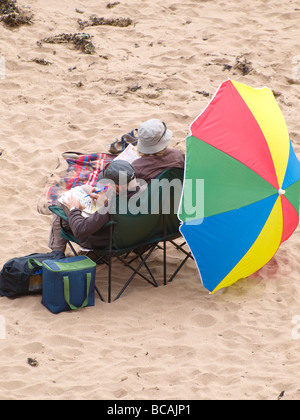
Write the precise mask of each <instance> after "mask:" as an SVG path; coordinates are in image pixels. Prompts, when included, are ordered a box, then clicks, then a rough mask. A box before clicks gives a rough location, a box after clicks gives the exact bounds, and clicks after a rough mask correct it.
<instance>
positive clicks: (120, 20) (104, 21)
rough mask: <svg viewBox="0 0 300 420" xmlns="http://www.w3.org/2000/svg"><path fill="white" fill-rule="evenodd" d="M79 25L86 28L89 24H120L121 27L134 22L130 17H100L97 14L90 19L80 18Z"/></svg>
mask: <svg viewBox="0 0 300 420" xmlns="http://www.w3.org/2000/svg"><path fill="white" fill-rule="evenodd" d="M77 22H78V25H79V26H80V28H81V29H84V28H86V27H87V26H100V25H109V26H118V27H120V28H126V27H127V26H130V25H132V24H133V20H132V19H130V18H111V19H109V18H104V17H101V18H98V17H96V16H90V20H89V21H88V20H85V21H83V20H82V19H78V21H77Z"/></svg>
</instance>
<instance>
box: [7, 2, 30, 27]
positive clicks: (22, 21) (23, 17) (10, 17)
mask: <svg viewBox="0 0 300 420" xmlns="http://www.w3.org/2000/svg"><path fill="white" fill-rule="evenodd" d="M32 17H33V15H32V14H30V13H28V11H24V10H22V9H20V8H19V7H18V6H17V2H16V0H0V22H3V23H4V24H5V25H6V26H8V27H10V28H18V27H19V26H21V25H31V24H32Z"/></svg>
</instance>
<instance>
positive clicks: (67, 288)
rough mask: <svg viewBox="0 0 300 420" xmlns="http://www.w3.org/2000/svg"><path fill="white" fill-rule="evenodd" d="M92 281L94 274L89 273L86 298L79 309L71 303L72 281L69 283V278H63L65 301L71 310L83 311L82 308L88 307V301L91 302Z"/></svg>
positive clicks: (87, 275)
mask: <svg viewBox="0 0 300 420" xmlns="http://www.w3.org/2000/svg"><path fill="white" fill-rule="evenodd" d="M91 280H92V274H91V273H87V274H86V298H85V300H84V302H83V304H82V305H81V306H79V307H77V306H74V305H72V304H71V302H70V281H69V277H68V276H64V277H63V282H64V296H65V301H66V302H67V304H68V305H69V306H70V308H71V309H74V310H77V309H81V308H84V307H85V306H87V304H88V301H89V293H90V286H91Z"/></svg>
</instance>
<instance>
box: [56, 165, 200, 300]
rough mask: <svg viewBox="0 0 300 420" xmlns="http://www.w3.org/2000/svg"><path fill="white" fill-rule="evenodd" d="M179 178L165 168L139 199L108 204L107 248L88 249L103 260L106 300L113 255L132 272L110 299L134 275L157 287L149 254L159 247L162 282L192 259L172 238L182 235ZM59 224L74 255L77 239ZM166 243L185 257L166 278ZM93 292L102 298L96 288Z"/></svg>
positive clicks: (176, 172)
mask: <svg viewBox="0 0 300 420" xmlns="http://www.w3.org/2000/svg"><path fill="white" fill-rule="evenodd" d="M182 179H183V170H182V169H178V168H171V169H167V170H165V171H164V172H162V173H161V174H160V175H159V176H158V177H157V178H155V180H152V182H151V183H150V184H149V185H148V187H147V189H146V190H145V191H143V192H142V193H141V194H140V195H139V196H138V198H134V197H132V198H129V199H128V200H127V201H126V203H124V202H121V199H120V197H119V196H117V197H116V199H115V202H114V204H113V205H112V207H111V212H110V220H109V222H108V223H107V225H108V226H109V244H108V247H107V248H105V249H93V250H91V251H90V252H93V253H94V256H95V255H96V258H95V257H94V258H93V259H94V261H96V262H97V263H104V264H103V265H104V266H107V267H108V290H107V300H108V302H111V300H112V266H113V264H112V262H113V259H114V258H115V259H118V260H119V261H121V262H122V264H124V266H126V267H128V268H129V269H131V270H132V272H133V273H132V274H131V276H130V277H129V278H128V279H127V281H126V282H125V284H124V286H123V287H122V288H121V289H120V290H119V292H118V293H117V294H116V296H115V298H114V299H113V300H116V299H118V298H119V297H120V296H121V295H122V293H123V292H124V291H125V289H126V288H127V287H128V286H129V284H130V283H131V281H132V280H133V278H134V277H135V276H139V277H141V278H143V279H144V280H146V281H147V282H148V283H150V284H151V285H152V286H154V287H158V285H159V283H158V280H157V279H156V277H155V275H154V273H153V269H152V270H151V268H150V265H149V260H150V256H151V255H152V253H153V252H154V251H155V250H157V249H159V250H162V252H163V270H162V271H163V283H164V285H166V284H167V283H168V282H171V281H172V280H173V279H174V277H175V276H176V275H177V274H178V272H179V270H180V269H181V268H182V267H183V265H184V264H185V262H186V261H187V260H188V259H189V258H193V257H192V255H191V252H190V251H189V250H186V249H185V248H184V245H185V242H182V243H181V244H180V245H178V244H177V242H176V241H175V240H176V239H177V238H182V237H181V234H180V232H179V225H180V222H179V220H178V218H177V210H178V205H179V201H180V196H181V189H182ZM153 181H155V182H153ZM49 209H50V210H51V211H52V212H53V213H55V214H57V215H59V216H60V217H61V220H65V222H66V223H67V222H68V218H67V216H66V215H65V213H64V211H63V209H62V208H61V207H60V206H50V207H49ZM61 227H62V229H61V235H62V237H64V238H65V239H66V240H67V241H68V244H69V245H70V247H71V249H72V251H73V253H74V254H75V255H77V252H76V250H75V248H74V247H73V245H72V242H73V243H77V244H78V241H77V239H76V238H75V237H74V235H73V233H72V231H71V229H70V228H69V227H68V226H67V227H66V226H64V225H63V224H62V223H61ZM167 242H168V243H170V244H172V245H173V246H174V247H175V248H177V249H178V250H179V251H181V252H182V253H183V254H184V256H185V257H184V259H183V260H182V261H181V262H180V264H179V265H178V267H177V268H176V270H175V272H173V274H172V275H171V276H170V277H169V278H168V276H167V249H166V246H167ZM90 252H88V253H87V255H89V253H90ZM156 266H157V263H156V264H155V267H156ZM156 268H157V267H156ZM142 269H143V272H142ZM96 291H97V292H98V295H99V297H100V298H101V299H102V300H103V301H104V298H103V296H102V295H101V293H100V291H99V290H98V288H96Z"/></svg>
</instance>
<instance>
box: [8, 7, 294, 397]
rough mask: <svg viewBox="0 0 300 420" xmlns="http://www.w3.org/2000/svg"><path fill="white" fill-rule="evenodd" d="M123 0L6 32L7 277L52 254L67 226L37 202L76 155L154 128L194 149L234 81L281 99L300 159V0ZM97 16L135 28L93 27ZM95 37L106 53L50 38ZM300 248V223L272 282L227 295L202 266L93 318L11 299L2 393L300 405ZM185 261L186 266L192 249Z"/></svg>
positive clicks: (272, 270)
mask: <svg viewBox="0 0 300 420" xmlns="http://www.w3.org/2000/svg"><path fill="white" fill-rule="evenodd" d="M0 3H1V2H0ZM108 4H109V2H108V1H107V2H106V1H104V2H99V1H96V0H86V1H79V0H65V1H58V0H52V1H51V2H50V1H47V0H26V2H25V0H24V2H22V0H18V6H20V7H21V6H22V7H23V10H25V11H26V13H28V14H29V15H31V14H32V15H33V16H32V19H31V24H30V25H28V24H25V25H22V26H20V27H18V28H10V27H8V26H6V25H5V24H4V23H3V22H0V115H1V116H0V121H1V125H0V126H1V138H0V153H1V155H0V176H1V182H0V196H1V200H0V214H1V222H0V267H2V266H3V264H4V263H5V262H6V261H8V260H9V259H11V258H13V257H17V256H23V255H27V254H30V253H35V252H50V249H49V248H48V237H49V231H50V225H51V216H50V215H46V214H40V213H39V212H38V211H37V205H38V202H39V200H40V198H41V197H42V195H43V192H44V191H45V185H46V184H47V182H48V181H49V179H50V178H51V174H53V173H57V172H59V170H60V169H61V167H62V166H59V165H62V164H63V159H62V156H61V155H62V153H63V152H66V151H77V152H81V153H92V152H108V148H109V144H110V143H111V142H112V141H114V140H115V139H116V138H117V137H118V138H120V136H121V135H122V134H124V133H127V132H128V131H131V130H132V129H133V128H137V127H138V126H139V125H140V124H141V123H142V122H143V121H145V120H147V119H148V118H159V119H161V120H162V121H165V122H166V123H167V125H168V127H169V128H170V129H171V130H172V131H173V139H172V144H171V146H172V147H176V148H178V149H180V150H182V151H185V138H186V137H187V135H188V134H189V126H190V124H191V123H192V121H193V120H194V119H195V118H196V117H197V115H199V114H200V112H201V111H202V110H203V109H204V108H205V107H206V105H207V104H208V102H209V100H210V99H211V97H212V96H213V94H214V93H215V91H216V89H217V88H218V86H219V85H220V84H221V83H222V82H224V81H225V80H227V79H228V78H230V79H233V80H236V81H239V82H242V83H245V84H248V85H250V86H253V87H257V88H260V87H263V86H267V87H268V88H270V89H272V90H273V92H274V94H275V97H276V99H277V101H278V104H279V106H280V108H281V110H282V113H283V115H284V117H285V120H286V123H287V126H288V129H289V133H290V137H291V140H292V143H293V146H294V149H295V152H296V154H297V156H298V158H299V157H300V119H299V100H300V55H299V54H300V53H299V37H300V29H299V28H300V26H299V21H300V4H299V1H296V0H291V1H287V0H284V1H279V0H259V1H255V2H249V1H245V0H232V1H228V0H214V1H213V0H203V1H202V0H182V1H176V0H165V1H163V2H161V1H158V0H151V1H146V0H139V1H137V0H120V1H119V2H116V4H110V6H112V7H108ZM91 16H97V17H98V18H100V17H104V18H107V19H117V18H122V19H130V24H129V25H128V26H125V27H120V26H112V25H101V26H99V25H98V26H91V25H90V26H84V27H83V29H82V27H81V26H80V25H79V23H78V20H79V19H80V20H81V22H87V23H89V22H91V21H90V17H91ZM79 32H80V33H81V32H84V33H87V34H89V35H90V36H91V38H90V39H91V42H92V43H93V46H94V52H93V53H92V54H86V53H84V52H83V51H81V50H78V49H76V48H75V46H74V45H73V44H71V43H68V44H50V43H47V42H45V41H43V40H45V38H47V37H53V36H56V35H59V34H63V33H64V34H75V33H79ZM299 252H300V230H299V227H298V228H297V230H296V231H295V232H294V234H293V235H292V237H291V238H290V239H289V240H288V241H287V242H285V243H284V244H283V245H282V246H281V248H280V249H279V250H278V252H277V254H276V255H275V256H274V257H273V259H272V260H271V261H270V262H269V263H268V264H267V265H266V266H265V267H263V268H262V269H261V270H259V272H257V273H254V274H253V275H252V276H250V277H249V278H247V279H243V280H240V281H238V282H237V283H235V284H234V285H232V286H231V287H229V288H228V289H223V290H220V291H218V292H217V293H216V294H214V295H210V294H209V293H208V291H207V290H206V289H205V288H204V287H203V286H202V284H201V281H200V278H199V274H198V270H197V268H196V266H195V264H194V263H193V261H189V262H188V263H187V264H186V265H185V266H184V268H183V269H182V270H181V271H180V273H179V274H178V276H177V277H176V278H175V280H174V281H173V282H172V283H171V284H169V285H168V286H163V284H162V282H163V281H162V276H161V277H160V284H161V287H158V288H153V287H151V286H149V285H148V284H147V283H145V282H143V281H140V280H134V282H133V284H132V285H131V286H130V287H129V288H128V289H127V290H126V292H125V293H124V295H123V296H122V297H121V298H120V299H119V300H118V301H116V302H114V303H112V304H108V303H103V302H101V301H100V299H99V298H98V297H96V304H95V306H94V307H90V308H86V309H84V310H80V311H74V312H71V311H70V312H64V313H61V314H59V315H53V314H52V313H50V312H49V311H48V310H47V309H46V308H45V307H44V306H43V305H42V304H41V296H40V295H33V296H25V297H20V298H17V299H8V298H5V297H1V298H0V323H2V336H1V334H0V349H1V360H0V399H2V400H16V399H21V400H41V399H49V400H50V399H51V400H61V399H67V400H79V399H86V400H92V399H100V400H152V399H153V400H169V399H170V400H171V399H174V400H203V399H206V400H211V399H228V400H233V399H242V400H250V399H252V400H258V399H261V400H277V399H284V400H299V399H300V382H299V378H298V375H297V367H298V365H299V345H300V334H299V333H300V304H299V302H300V274H299V273H300V259H299ZM169 253H170V265H169V268H170V270H171V271H172V269H174V268H175V266H176V263H177V262H178V261H179V257H180V255H179V254H178V253H177V251H176V250H173V249H171V248H170V251H169ZM153 260H154V262H155V261H156V262H157V265H159V263H160V261H161V256H160V255H159V254H157V255H156V254H155V255H154V256H153ZM120 272H122V270H118V269H116V271H115V273H114V280H115V281H116V282H118V281H119V278H120V277H119V276H120ZM102 280H103V279H102V274H101V267H100V268H99V271H98V270H97V282H99V284H101V281H102ZM4 327H5V331H3V330H4ZM298 327H299V328H298ZM0 331H1V330H0ZM28 358H33V359H36V360H37V361H38V366H35V367H33V366H30V365H29V364H28V363H27V359H28Z"/></svg>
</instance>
